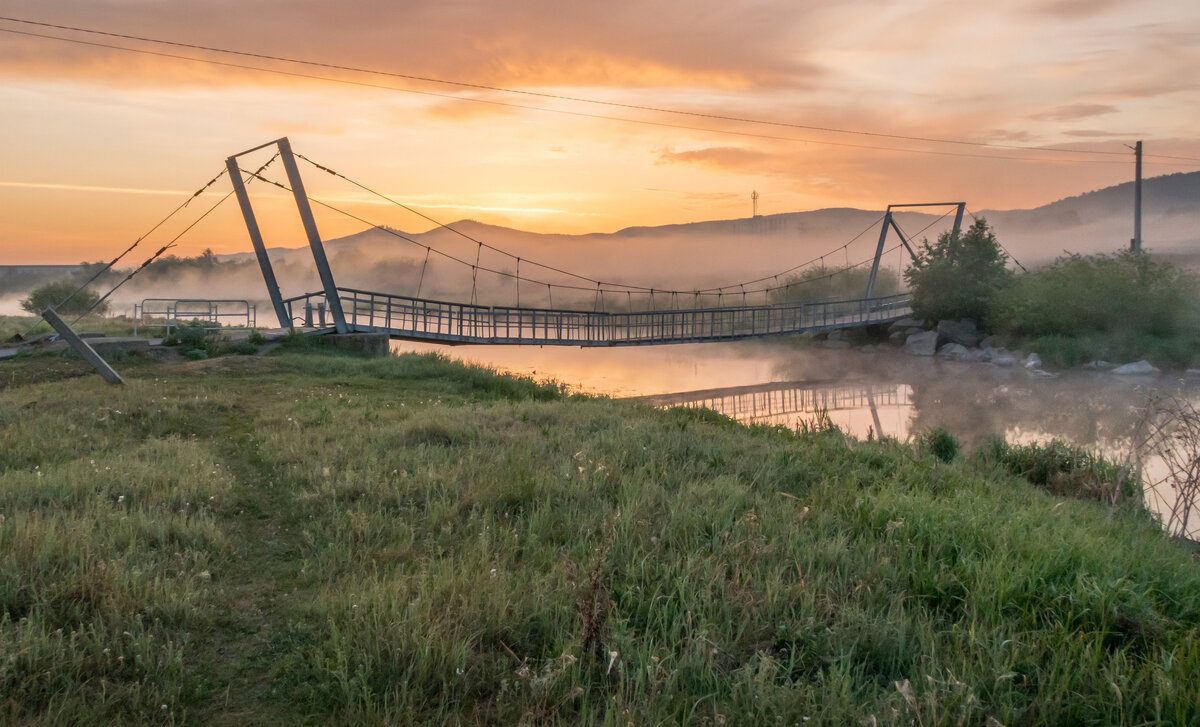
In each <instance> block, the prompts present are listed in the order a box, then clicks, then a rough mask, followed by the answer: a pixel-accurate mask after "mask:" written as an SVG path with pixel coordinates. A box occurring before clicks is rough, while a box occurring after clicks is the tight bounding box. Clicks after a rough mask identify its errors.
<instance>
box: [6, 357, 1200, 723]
mask: <svg viewBox="0 0 1200 727" xmlns="http://www.w3.org/2000/svg"><path fill="white" fill-rule="evenodd" d="M0 365H2V366H8V365H13V366H31V365H36V361H30V360H25V361H20V360H18V361H16V362H9V363H8V364H0ZM0 373H3V371H2V370H0ZM128 379H129V381H128V384H127V385H126V386H124V387H122V388H112V387H108V386H106V385H104V384H103V383H102V382H101V381H100V380H99V378H98V377H95V376H88V377H80V378H73V379H68V380H59V381H53V382H45V383H22V384H15V385H12V386H9V387H8V388H7V389H5V390H3V391H0V514H3V516H4V520H3V521H2V522H0V722H2V723H14V724H39V725H41V724H49V725H54V724H63V725H66V724H72V725H73V724H99V723H115V724H263V725H266V724H279V723H285V722H286V723H295V724H430V723H432V724H613V725H626V724H629V723H633V724H638V725H641V724H710V725H718V724H729V725H733V724H803V723H804V720H803V718H804V717H808V718H810V720H811V721H810V722H809V724H860V723H866V724H920V725H926V726H930V725H958V724H964V725H990V724H993V722H989V720H997V721H999V722H1000V723H1002V724H1004V725H1021V724H1096V725H1101V724H1178V725H1183V724H1195V723H1197V721H1200V567H1198V564H1197V562H1196V561H1195V559H1194V558H1193V557H1192V556H1190V555H1187V554H1186V553H1184V552H1182V551H1181V550H1179V549H1178V548H1176V547H1175V546H1173V545H1172V544H1171V543H1170V542H1168V541H1167V540H1166V539H1165V538H1163V537H1162V535H1161V533H1160V532H1159V530H1158V528H1157V525H1156V523H1154V522H1153V521H1152V520H1151V519H1150V518H1149V516H1147V515H1146V514H1145V513H1144V512H1141V511H1138V510H1135V509H1132V508H1128V507H1122V508H1118V509H1112V508H1109V507H1107V506H1105V505H1103V504H1101V503H1098V502H1093V501H1078V500H1074V499H1066V500H1064V499H1063V498H1062V497H1060V496H1056V495H1054V494H1052V493H1049V492H1046V491H1044V490H1042V489H1038V488H1036V487H1034V486H1033V485H1031V484H1030V483H1029V482H1028V481H1026V480H1025V479H1023V478H1020V477H1017V476H1014V475H1013V474H1011V472H1010V467H1011V466H1012V465H1011V463H1009V462H1007V461H998V460H996V459H994V458H993V459H988V458H986V457H958V458H956V459H954V460H953V461H951V462H949V463H947V462H943V461H942V460H941V459H939V458H937V457H935V456H932V455H931V454H930V455H927V454H922V453H920V452H918V451H917V450H916V449H914V447H912V446H910V445H908V444H904V443H898V442H895V441H893V440H886V439H885V440H882V441H874V442H857V441H854V440H852V439H849V438H847V437H845V436H843V435H842V434H841V433H840V432H838V431H836V430H830V429H828V428H819V427H814V428H812V429H811V430H810V431H808V432H803V433H795V432H789V431H786V430H782V429H775V428H763V427H757V428H748V427H743V426H741V425H737V424H735V423H733V422H731V421H729V420H727V419H724V418H722V417H720V416H717V415H715V414H713V413H712V412H708V411H702V410H701V411H693V410H685V409H678V410H670V411H660V410H655V409H651V408H648V407H645V406H638V405H632V404H628V403H622V402H615V401H611V400H607V399H602V398H596V399H592V398H583V397H566V396H564V395H563V394H562V393H561V392H560V391H559V389H558V388H557V387H555V386H553V385H549V384H539V383H535V382H531V381H528V380H524V379H519V378H513V377H507V376H495V375H492V374H490V373H488V372H486V371H482V370H479V369H475V368H471V367H466V366H463V365H459V364H456V363H452V362H448V361H445V360H442V359H439V358H437V357H432V356H414V355H406V356H401V357H391V358H387V359H362V358H355V357H350V356H342V355H333V354H331V353H326V352H323V351H320V350H305V349H304V347H302V346H298V347H297V350H294V351H289V352H286V353H284V354H283V355H280V356H278V357H276V358H273V359H262V358H257V357H255V358H241V357H239V358H226V359H215V360H212V361H202V362H197V363H188V364H178V365H169V366H168V365H160V366H151V365H147V366H145V367H143V368H139V369H137V370H136V371H134V372H133V373H132V374H131V375H129V376H128ZM1035 459H1036V458H1035Z"/></svg>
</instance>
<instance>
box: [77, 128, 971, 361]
mask: <svg viewBox="0 0 1200 727" xmlns="http://www.w3.org/2000/svg"><path fill="white" fill-rule="evenodd" d="M271 147H274V148H275V154H274V155H272V156H271V157H270V159H268V160H267V162H266V163H264V164H262V165H261V166H258V167H257V168H251V169H245V168H243V167H242V165H241V159H242V158H243V157H245V156H247V155H250V154H253V153H255V152H260V151H263V150H268V149H270V148H271ZM276 160H278V161H280V162H281V164H282V165H283V168H284V173H285V177H286V182H285V181H282V180H276V179H272V178H270V177H268V176H267V175H266V170H267V168H268V167H270V166H271V165H272V164H273V163H274V162H275V161H276ZM297 160H302V161H304V162H306V163H308V164H310V165H311V166H312V167H313V168H315V169H316V170H318V171H320V172H323V173H327V174H329V175H332V176H333V177H336V178H339V179H341V180H344V181H345V182H348V183H350V184H352V185H354V186H355V187H357V188H358V189H359V190H361V191H364V192H367V193H369V194H371V195H374V196H376V197H378V198H380V199H382V200H384V201H385V202H387V203H390V204H393V205H396V206H398V207H400V208H403V209H405V210H407V211H408V212H411V213H413V214H415V215H418V216H420V217H422V218H424V219H425V220H427V221H430V222H433V223H435V224H436V225H437V226H438V227H441V228H444V229H445V230H447V231H448V232H450V233H453V234H454V235H457V236H459V237H461V238H463V239H465V240H467V241H468V242H469V243H470V244H471V245H473V246H474V250H473V252H474V260H471V259H470V257H469V256H464V255H461V254H459V255H456V254H453V253H450V252H447V251H446V250H444V249H441V248H440V247H438V246H436V245H433V244H425V243H424V242H421V241H418V240H415V239H413V238H412V237H410V236H408V235H405V234H404V233H402V232H398V231H396V230H393V229H391V228H388V227H383V226H380V225H376V224H375V223H373V222H371V221H369V220H366V219H364V218H362V217H360V216H358V215H355V214H353V213H350V212H347V211H346V210H343V209H341V208H338V207H337V206H335V205H333V204H332V203H330V202H328V201H323V200H320V199H316V198H312V197H309V195H308V194H307V192H306V191H305V185H304V180H303V178H302V177H301V174H300V168H299V165H298V161H297ZM225 175H228V177H229V179H230V181H231V182H232V187H233V189H232V190H231V191H230V192H229V193H227V194H225V195H224V196H223V197H221V199H220V200H219V201H218V202H217V203H216V204H215V205H213V206H212V207H210V208H208V210H207V211H205V212H204V213H203V214H202V215H200V217H199V219H197V220H195V221H194V222H193V223H192V224H191V225H189V226H188V227H187V228H185V229H184V230H183V232H181V233H180V234H179V235H177V236H176V237H175V238H174V239H172V240H171V241H170V242H169V243H167V244H166V245H164V246H162V248H160V249H159V250H158V251H157V252H156V253H154V255H152V256H151V257H150V258H149V259H148V260H146V262H145V263H143V264H142V265H141V267H139V268H137V269H135V270H133V271H132V272H130V273H129V274H128V275H127V276H126V277H125V278H124V280H122V281H121V282H120V283H118V284H117V285H116V286H115V287H114V288H113V289H112V290H110V291H109V292H108V293H107V294H106V295H105V296H103V297H101V298H100V301H103V300H104V299H105V298H107V297H108V296H109V295H111V294H112V292H114V291H115V290H116V288H119V287H120V286H121V285H122V284H124V283H125V282H127V281H128V280H129V279H131V278H132V277H133V276H134V275H136V274H137V273H138V272H139V271H140V270H142V269H144V268H145V267H146V266H147V265H149V264H151V263H152V262H153V261H154V260H155V259H157V258H158V257H159V256H161V255H162V254H163V253H164V252H166V250H168V249H170V248H171V247H172V246H174V244H175V242H176V241H177V240H178V239H179V237H181V236H182V235H183V234H186V232H187V231H188V230H190V229H192V228H193V227H194V226H195V225H196V224H198V223H199V222H200V220H202V219H204V217H206V216H207V215H208V214H210V213H211V212H212V211H213V210H214V209H215V208H216V207H217V206H218V205H220V204H221V203H222V202H224V201H225V200H227V199H228V198H229V197H230V196H236V198H237V201H238V204H239V207H240V210H241V214H242V217H243V219H244V221H245V225H246V230H247V233H248V234H249V237H250V241H251V244H252V245H253V248H254V253H255V257H256V259H257V262H258V265H259V268H260V269H261V272H262V277H263V282H264V283H265V286H266V291H267V295H268V297H269V299H270V302H271V307H272V309H273V310H274V313H275V316H276V318H277V319H278V322H279V325H280V327H281V328H284V329H293V330H294V329H297V328H299V329H300V330H302V331H304V332H306V333H312V334H320V333H339V334H351V333H374V334H386V335H387V336H389V337H391V338H396V339H405V340H416V341H427V342H437V343H446V344H518V345H564V346H583V347H588V346H632V345H655V344H674V343H698V342H710V341H736V340H742V339H750V338H762V337H767V336H782V335H794V334H800V333H820V332H824V331H830V330H834V329H845V328H856V327H863V326H872V325H883V324H887V323H890V322H893V321H896V320H898V319H900V318H903V317H906V316H909V315H910V314H911V307H910V299H909V296H908V295H907V294H904V293H901V294H895V295H875V285H876V279H877V275H878V272H879V269H880V261H881V259H882V257H883V256H884V255H885V254H886V253H888V252H890V251H892V250H899V249H900V248H901V247H903V248H905V249H907V250H908V252H909V254H910V255H911V254H912V253H913V250H912V247H911V245H910V240H911V239H912V237H914V236H909V235H906V234H905V233H904V231H903V230H902V229H901V228H900V226H899V224H898V223H897V222H896V220H895V219H894V217H893V210H894V209H896V208H903V207H947V208H951V209H952V210H954V211H955V212H956V215H955V219H954V230H955V231H956V232H957V231H958V230H959V229H960V228H961V224H962V217H963V213H964V209H965V205H964V204H963V203H961V202H946V203H922V204H906V205H891V206H889V207H888V208H887V210H886V211H885V213H884V214H883V216H882V217H881V218H880V221H882V224H881V225H880V233H879V239H878V242H877V244H876V246H875V252H874V255H873V256H871V257H870V258H867V259H865V260H862V261H861V262H859V263H856V264H855V265H847V267H846V268H843V269H841V270H839V271H835V272H833V273H830V274H829V275H828V276H827V277H829V278H832V277H833V276H835V275H838V274H841V273H845V272H847V271H849V270H851V269H853V268H857V267H860V266H865V265H867V264H870V265H871V267H870V272H869V276H868V278H867V282H866V286H865V289H864V290H863V293H862V295H861V296H860V297H855V298H851V299H817V300H813V299H807V300H806V299H804V296H797V295H794V294H793V293H794V290H793V289H794V288H797V287H803V286H804V285H805V284H807V283H811V282H816V281H817V280H818V279H819V278H811V279H804V278H797V277H796V276H795V273H796V272H797V271H802V270H805V269H807V268H808V267H809V266H811V265H813V264H815V263H816V262H817V260H818V258H813V259H812V260H809V261H806V262H803V263H800V264H798V265H794V266H791V267H790V268H788V269H786V270H783V271H780V272H777V273H772V274H771V275H766V276H760V277H758V278H756V279H753V280H744V281H736V282H732V283H729V284H727V285H723V286H719V287H708V288H703V289H692V290H671V289H663V288H652V287H646V286H644V285H637V284H631V283H614V282H611V281H607V282H606V281H602V280H599V279H597V278H595V277H591V276H588V275H586V274H582V273H579V272H573V271H569V270H565V269H563V268H562V267H558V266H555V265H550V264H546V263H543V262H538V261H534V260H528V259H522V258H521V257H520V256H518V255H516V254H513V253H511V252H508V251H506V250H502V249H500V248H498V247H495V246H493V245H490V244H488V243H487V242H484V241H483V240H479V239H476V238H474V237H471V236H470V235H468V234H466V233H464V232H462V231H460V230H457V229H455V228H454V227H451V226H447V225H443V224H442V223H440V222H438V221H437V220H434V219H433V218H431V217H429V216H427V215H425V214H423V213H421V212H419V211H417V210H415V209H413V208H412V207H410V206H407V205H404V204H403V203H401V202H399V201H396V200H394V199H392V198H390V197H388V196H386V195H384V194H382V193H380V192H377V191H375V190H373V189H371V188H370V187H367V186H366V185H363V184H360V183H359V182H355V181H354V180H352V179H350V178H348V177H346V176H344V175H342V174H340V173H338V172H336V171H334V170H332V169H330V168H328V167H326V166H323V165H321V164H318V163H316V162H314V161H312V160H311V159H308V158H307V157H305V156H303V155H302V154H296V153H294V152H293V151H292V147H291V144H290V142H289V141H288V139H287V138H281V139H277V140H275V141H271V142H268V143H266V144H262V145H260V146H257V147H254V148H252V149H248V150H246V151H243V152H240V153H238V154H235V155H233V156H230V157H229V158H228V159H226V163H225V170H223V171H222V172H221V174H218V175H217V176H216V177H214V178H213V179H212V180H211V181H210V182H209V183H208V184H206V185H205V186H204V187H202V188H201V189H200V190H198V191H197V192H196V193H195V194H193V195H192V197H190V198H189V199H188V200H187V201H185V202H184V203H183V204H182V205H180V207H178V208H176V210H175V211H174V212H172V213H171V215H168V217H167V219H170V217H171V216H172V215H174V214H175V213H177V212H179V211H180V210H181V209H182V208H183V207H186V206H187V204H188V203H189V202H191V201H192V200H193V199H195V198H197V197H199V196H200V195H201V194H202V193H204V192H205V191H206V190H208V189H209V187H211V186H213V185H214V184H215V183H216V182H217V181H218V180H219V179H220V178H221V177H222V176H225ZM252 182H263V183H266V184H269V185H272V186H274V187H277V188H279V189H282V190H284V191H285V192H287V193H288V194H289V195H290V196H291V197H292V198H293V199H294V200H295V203H296V208H297V211H298V213H299V217H300V222H301V223H302V225H303V228H304V233H305V236H306V238H307V241H308V246H309V249H310V251H311V254H312V259H313V262H314V263H315V266H316V272H317V275H318V277H319V280H320V289H318V290H316V291H311V292H304V293H301V294H299V295H293V296H290V297H284V295H283V294H282V292H281V288H280V285H279V282H278V280H277V278H276V275H275V269H274V266H273V265H272V262H271V258H270V256H269V255H268V254H267V248H266V245H265V243H264V240H263V235H262V232H261V230H260V227H259V223H258V219H257V217H256V214H255V210H254V206H253V204H252V202H251V198H250V195H249V192H248V189H247V186H248V184H249V183H252ZM314 204H315V205H319V206H321V207H324V208H328V209H329V210H331V211H333V212H337V213H340V214H342V215H345V216H347V217H349V218H352V219H353V220H357V221H359V222H361V223H363V224H367V225H370V226H371V227H373V228H375V229H378V230H381V231H382V232H385V233H387V234H390V235H394V236H395V237H397V238H399V239H400V240H401V241H403V242H405V243H407V244H411V245H414V246H416V247H417V251H418V253H419V252H420V250H421V249H423V251H424V262H423V264H422V265H421V268H420V279H419V280H418V281H417V284H416V286H415V290H414V291H412V293H411V294H401V293H398V292H390V291H389V292H385V291H378V290H364V289H360V288H352V287H344V286H339V285H338V284H337V282H336V279H335V275H334V271H333V269H332V267H331V266H330V263H329V259H328V257H327V255H326V252H325V248H324V243H323V242H322V239H321V236H320V234H319V232H318V229H317V223H316V219H315V217H314V215H313V205H314ZM949 214H950V211H947V212H946V213H945V214H943V215H942V217H941V218H938V219H942V218H945V217H946V216H947V215H949ZM936 221H937V220H935V222H936ZM163 222H166V220H163ZM163 222H160V223H159V225H156V226H155V227H154V228H152V229H151V232H153V231H154V230H155V229H157V228H158V227H159V226H161V225H162V224H163ZM932 224H933V223H930V225H932ZM873 228H874V224H872V225H871V226H870V227H869V228H867V229H865V230H863V231H862V232H860V233H859V235H857V236H855V238H854V239H852V240H851V241H850V242H854V240H857V239H858V238H860V237H862V236H863V235H864V234H866V233H867V232H868V231H870V230H871V229H873ZM926 229H928V226H927V227H926ZM890 232H894V233H895V234H896V235H897V236H898V237H899V239H900V243H899V244H898V245H896V246H894V247H892V248H890V250H886V249H885V247H886V243H887V238H888V235H889V233H890ZM922 232H923V230H922ZM148 234H149V233H147V235H148ZM917 234H920V232H918V233H917ZM145 237H146V236H145V235H144V236H143V237H142V238H139V239H138V241H137V242H135V243H134V244H133V245H132V246H131V247H130V248H129V249H127V250H126V251H125V252H123V253H122V254H121V255H119V256H118V257H117V258H116V259H114V260H113V261H112V262H111V263H109V264H108V265H106V266H105V267H104V268H103V269H102V270H101V271H99V272H97V273H96V276H98V275H100V274H102V273H103V272H104V271H106V270H108V269H111V268H112V266H113V265H114V264H115V263H116V262H117V261H118V260H120V259H121V257H123V256H124V255H126V254H127V253H129V252H130V251H131V250H132V249H133V248H134V247H136V246H137V245H138V243H140V242H141V241H142V239H144V238H145ZM849 244H850V243H846V244H845V245H843V246H842V247H841V248H837V250H843V249H848V247H849ZM485 250H487V251H488V252H489V255H499V256H502V257H504V258H505V259H506V260H507V261H508V263H509V264H511V265H513V266H514V267H515V269H512V268H509V267H508V266H503V267H498V266H489V265H487V264H485V263H483V262H482V258H481V256H482V253H483V252H484V251H485ZM827 254H829V253H827ZM435 258H436V259H439V260H443V259H444V260H447V261H449V262H451V263H453V264H454V265H457V266H461V268H462V269H463V270H466V271H469V273H470V276H471V294H470V299H469V301H453V300H442V299H437V298H435V297H434V296H430V295H426V296H424V297H423V296H422V295H421V291H422V289H423V286H424V285H425V278H426V269H427V268H428V267H429V264H430V261H431V259H435ZM824 258H825V256H824V255H822V256H820V258H819V259H820V261H821V263H822V268H821V270H824V268H823V263H824ZM418 259H419V258H418ZM522 266H524V269H525V271H526V273H524V274H523V273H522ZM530 270H533V271H535V272H534V273H532V274H530V273H529V271H530ZM481 275H485V276H490V277H492V278H496V279H499V280H508V281H510V282H511V283H512V284H513V285H514V288H515V290H514V292H515V299H516V300H515V304H508V303H503V304H498V305H493V304H486V303H485V302H483V301H481V300H480V298H479V280H480V276H481ZM789 275H791V276H792V277H790V278H789V277H788V276H789ZM93 280H95V276H93ZM88 282H89V283H90V282H92V281H88ZM85 285H87V283H85ZM523 287H524V290H525V291H526V293H525V300H526V303H525V304H524V305H522V303H521V299H522V289H523ZM530 289H533V290H535V291H544V295H545V300H546V305H541V304H540V303H541V301H540V300H537V301H536V302H537V303H538V304H536V305H531V304H530V303H529V302H528V301H529V299H530V294H529V292H528V291H529V290H530ZM556 290H557V291H558V293H559V304H558V305H555V304H554V295H555V291H556ZM564 293H565V294H566V295H564ZM760 296H761V302H758V301H759V300H760ZM464 297H465V294H464ZM589 297H590V298H591V306H590V310H589V309H588V308H589V306H587V305H586V302H587V298H589ZM635 297H636V299H637V301H640V302H638V303H637V304H635ZM100 301H98V302H100ZM664 301H666V303H664ZM681 301H688V302H689V303H690V305H687V304H685V305H681ZM731 301H732V302H731ZM618 303H623V304H621V305H618Z"/></svg>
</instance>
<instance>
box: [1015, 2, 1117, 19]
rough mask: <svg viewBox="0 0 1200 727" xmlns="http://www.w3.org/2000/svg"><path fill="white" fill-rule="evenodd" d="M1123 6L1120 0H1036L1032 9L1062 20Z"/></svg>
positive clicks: (1094, 14)
mask: <svg viewBox="0 0 1200 727" xmlns="http://www.w3.org/2000/svg"><path fill="white" fill-rule="evenodd" d="M1120 6H1121V2H1120V0H1035V1H1034V2H1032V3H1030V4H1029V7H1030V9H1032V10H1033V11H1034V12H1036V13H1038V14H1041V15H1049V16H1052V17H1054V18H1059V19H1062V20H1082V19H1084V18H1090V17H1093V16H1096V15H1103V14H1104V13H1108V12H1111V11H1112V10H1113V9H1115V8H1119V7H1120Z"/></svg>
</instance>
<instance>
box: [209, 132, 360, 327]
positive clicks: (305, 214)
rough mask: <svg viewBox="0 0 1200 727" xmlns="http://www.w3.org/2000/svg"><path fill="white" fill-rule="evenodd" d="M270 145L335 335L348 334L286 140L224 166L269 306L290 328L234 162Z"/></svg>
mask: <svg viewBox="0 0 1200 727" xmlns="http://www.w3.org/2000/svg"><path fill="white" fill-rule="evenodd" d="M272 145H274V146H277V147H278V148H279V159H280V161H282V162H283V168H284V170H285V171H286V172H287V176H288V182H289V183H290V185H291V188H292V196H293V197H295V199H296V209H297V210H298V211H299V213H300V222H301V223H302V224H303V225H304V234H305V236H306V237H308V246H309V249H311V250H312V256H313V262H315V263H316V265H317V275H319V276H320V278H321V287H322V288H323V289H324V291H325V303H326V305H328V306H329V312H330V314H331V315H332V317H333V325H334V328H335V329H336V330H337V332H338V333H349V332H350V327H349V326H348V325H346V315H345V313H344V312H343V311H342V300H341V298H340V297H339V296H338V290H337V285H336V284H335V283H334V281H333V271H332V270H331V269H330V268H329V258H327V257H326V256H325V246H324V245H323V244H322V243H321V235H320V234H319V233H318V232H317V222H316V220H315V219H314V218H313V213H312V207H311V206H309V204H308V195H307V194H305V192H304V181H303V180H302V179H301V178H300V169H299V168H298V167H297V166H296V157H295V155H294V154H293V153H292V145H291V143H290V142H289V141H288V139H287V137H286V136H285V137H283V138H281V139H276V140H275V141H271V142H268V143H266V144H261V145H259V146H256V147H254V148H253V149H247V150H246V151H243V152H240V153H238V154H234V155H233V156H231V157H229V158H228V159H226V160H225V166H226V167H227V168H228V170H229V179H230V180H231V181H232V182H233V190H234V192H236V193H237V198H238V204H239V205H240V206H241V208H242V217H243V218H245V220H246V230H247V232H249V233H250V242H251V243H252V244H253V245H254V254H255V256H256V257H257V258H258V265H259V267H260V268H262V274H263V281H264V282H266V285H267V294H268V295H270V296H271V305H272V306H274V307H275V316H276V317H277V318H278V319H279V326H280V327H281V328H292V327H293V326H292V319H291V316H289V315H288V312H287V308H286V307H285V306H284V301H283V296H282V295H280V293H279V283H278V281H277V280H276V279H275V270H274V268H272V267H271V258H270V257H268V256H267V248H266V245H264V244H263V238H262V232H261V231H260V230H259V228H258V220H257V219H256V218H255V216H254V208H253V207H252V206H251V204H250V196H249V195H248V194H247V193H246V183H245V182H244V181H243V180H242V170H241V169H240V168H239V167H238V161H237V160H238V157H241V156H245V155H246V154H250V153H251V152H256V151H258V150H259V149H264V148H266V147H269V146H272Z"/></svg>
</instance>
